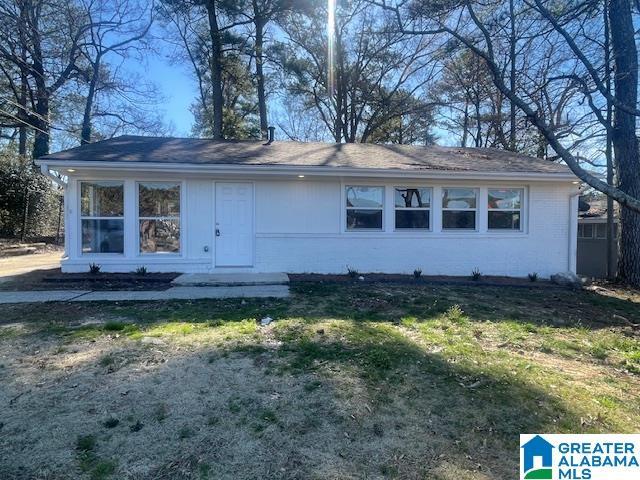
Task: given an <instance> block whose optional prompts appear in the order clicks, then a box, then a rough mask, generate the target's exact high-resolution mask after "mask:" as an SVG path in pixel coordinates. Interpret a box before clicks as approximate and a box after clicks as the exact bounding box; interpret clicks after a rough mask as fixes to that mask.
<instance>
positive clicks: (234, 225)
mask: <svg viewBox="0 0 640 480" xmlns="http://www.w3.org/2000/svg"><path fill="white" fill-rule="evenodd" d="M215 235H216V247H215V248H216V266H217V267H250V266H252V265H253V184H251V183H216V230H215Z"/></svg>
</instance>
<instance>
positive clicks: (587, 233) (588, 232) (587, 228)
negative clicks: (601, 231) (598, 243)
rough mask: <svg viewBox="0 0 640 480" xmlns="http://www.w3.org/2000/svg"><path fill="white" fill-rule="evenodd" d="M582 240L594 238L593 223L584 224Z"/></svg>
mask: <svg viewBox="0 0 640 480" xmlns="http://www.w3.org/2000/svg"><path fill="white" fill-rule="evenodd" d="M582 231H583V235H582V238H593V223H584V224H582Z"/></svg>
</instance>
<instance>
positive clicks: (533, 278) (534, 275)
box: [529, 272, 538, 282]
mask: <svg viewBox="0 0 640 480" xmlns="http://www.w3.org/2000/svg"><path fill="white" fill-rule="evenodd" d="M529 281H530V282H537V281H538V274H537V273H536V272H533V273H530V274H529Z"/></svg>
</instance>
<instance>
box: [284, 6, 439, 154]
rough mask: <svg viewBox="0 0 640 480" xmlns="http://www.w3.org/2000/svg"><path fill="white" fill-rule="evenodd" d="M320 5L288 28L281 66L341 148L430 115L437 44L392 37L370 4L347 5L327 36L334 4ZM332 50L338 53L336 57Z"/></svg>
mask: <svg viewBox="0 0 640 480" xmlns="http://www.w3.org/2000/svg"><path fill="white" fill-rule="evenodd" d="M313 6H314V8H313V9H311V10H308V11H305V12H291V13H290V14H288V15H286V16H285V18H284V19H283V20H282V21H281V25H282V28H283V30H284V32H285V33H286V36H287V38H286V40H287V42H286V43H285V44H283V45H282V46H281V49H280V54H281V64H282V65H283V68H284V69H285V72H286V73H287V78H286V79H285V88H286V90H287V92H288V93H289V94H291V95H293V96H299V97H301V98H304V99H305V103H306V104H307V106H313V107H314V108H315V109H316V110H317V112H318V114H319V115H320V118H321V119H322V121H323V123H324V124H325V125H326V127H327V129H328V130H329V132H330V134H331V137H332V138H333V140H334V141H336V142H342V141H344V142H357V141H359V142H367V141H370V139H371V138H372V136H373V135H374V134H375V132H376V130H378V129H379V128H381V127H382V126H383V125H385V124H386V122H388V120H389V119H390V118H392V117H393V118H397V117H400V116H402V115H406V114H417V113H418V110H420V109H423V110H426V109H428V108H429V105H428V104H427V103H426V94H425V91H426V90H427V86H428V85H429V84H430V83H431V81H432V79H433V78H435V74H436V63H435V61H434V60H435V58H437V55H436V52H437V51H438V48H437V46H436V45H434V44H433V43H432V42H429V41H426V40H425V39H416V38H410V37H409V36H407V35H405V34H403V33H399V32H397V31H392V30H391V29H389V28H388V27H389V24H388V22H387V19H386V18H381V16H380V15H377V14H376V13H375V12H372V11H371V9H370V5H369V4H368V3H367V2H366V1H363V0H360V1H355V2H350V3H345V4H344V5H342V6H339V7H338V8H337V12H336V15H335V19H336V25H335V29H334V32H335V33H334V34H333V35H332V36H329V35H328V34H327V33H324V34H322V35H320V34H318V33H317V32H326V18H327V11H326V5H325V4H324V3H320V2H317V3H314V4H313ZM309 32H316V34H314V35H309ZM327 51H330V52H334V54H333V55H332V56H331V57H330V58H328V56H327V54H326V52H327ZM416 99H422V100H423V103H422V104H419V102H416Z"/></svg>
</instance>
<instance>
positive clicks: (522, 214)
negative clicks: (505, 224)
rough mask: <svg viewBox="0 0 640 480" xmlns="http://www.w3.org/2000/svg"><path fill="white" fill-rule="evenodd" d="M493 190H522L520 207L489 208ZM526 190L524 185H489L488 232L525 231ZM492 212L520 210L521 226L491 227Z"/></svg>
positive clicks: (487, 197)
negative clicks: (490, 215)
mask: <svg viewBox="0 0 640 480" xmlns="http://www.w3.org/2000/svg"><path fill="white" fill-rule="evenodd" d="M491 190H519V191H520V208H519V209H518V208H489V192H491ZM525 198H526V190H525V188H524V187H507V186H504V187H487V195H486V201H487V202H486V206H487V232H490V233H498V234H500V233H521V232H524V222H525V204H526V200H525ZM490 212H512V213H513V212H518V213H519V214H520V228H518V229H515V228H491V227H490V226H489V213H490Z"/></svg>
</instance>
